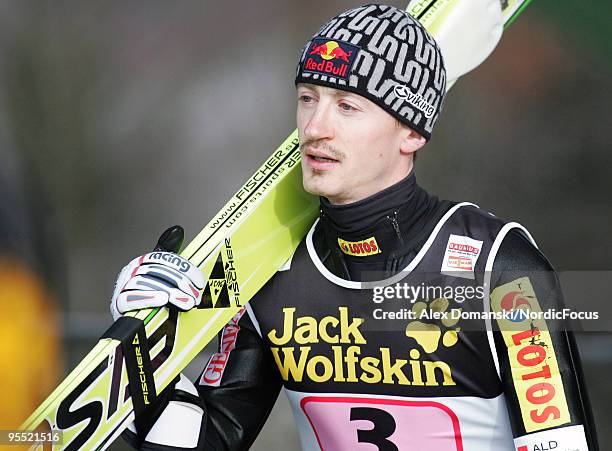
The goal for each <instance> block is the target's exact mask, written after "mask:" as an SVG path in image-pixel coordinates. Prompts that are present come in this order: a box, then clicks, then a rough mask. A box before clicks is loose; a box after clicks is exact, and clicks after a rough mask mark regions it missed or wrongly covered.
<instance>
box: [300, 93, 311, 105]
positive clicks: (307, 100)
mask: <svg viewBox="0 0 612 451" xmlns="http://www.w3.org/2000/svg"><path fill="white" fill-rule="evenodd" d="M299 100H300V102H304V103H310V102H311V101H312V97H310V96H309V95H308V94H302V95H301V96H300V97H299Z"/></svg>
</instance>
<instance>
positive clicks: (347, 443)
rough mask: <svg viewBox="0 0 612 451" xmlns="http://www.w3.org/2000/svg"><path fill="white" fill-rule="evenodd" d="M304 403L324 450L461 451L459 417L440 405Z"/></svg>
mask: <svg viewBox="0 0 612 451" xmlns="http://www.w3.org/2000/svg"><path fill="white" fill-rule="evenodd" d="M300 404H301V407H302V410H303V411H304V414H305V415H306V417H307V418H308V421H309V422H310V425H311V426H312V429H313V432H314V434H315V436H316V438H317V441H318V443H319V447H320V448H321V449H322V450H325V451H335V450H342V449H351V450H356V451H374V450H376V449H378V450H380V451H399V450H423V449H435V450H437V451H463V443H462V439H461V430H460V427H459V419H458V418H457V415H455V413H454V412H453V411H452V410H451V409H449V408H448V407H447V406H445V405H444V404H441V403H438V402H433V401H404V400H399V399H387V398H374V397H370V398H361V397H359V398H357V397H327V396H308V397H305V398H303V399H302V401H301V403H300Z"/></svg>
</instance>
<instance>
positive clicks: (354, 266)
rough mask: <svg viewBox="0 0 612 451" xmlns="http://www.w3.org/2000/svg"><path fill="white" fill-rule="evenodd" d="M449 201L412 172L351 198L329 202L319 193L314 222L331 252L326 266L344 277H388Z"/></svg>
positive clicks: (416, 246)
mask: <svg viewBox="0 0 612 451" xmlns="http://www.w3.org/2000/svg"><path fill="white" fill-rule="evenodd" d="M449 207H450V205H449V203H448V202H440V201H439V200H438V198H437V197H436V196H431V195H429V194H428V193H427V192H426V191H425V190H424V189H423V188H421V187H420V186H419V185H418V184H417V182H416V176H415V175H414V172H412V173H410V174H409V175H408V176H407V177H406V178H404V179H403V180H401V181H400V182H398V183H396V184H395V185H392V186H390V187H389V188H387V189H385V190H383V191H380V192H379V193H376V194H374V195H372V196H370V197H368V198H366V199H363V200H360V201H358V202H355V203H352V204H347V205H332V204H331V203H330V202H329V200H327V199H326V198H324V197H322V198H321V221H320V225H321V229H322V232H323V235H324V240H325V243H326V245H327V246H326V247H327V248H328V249H329V250H330V255H329V257H331V258H330V259H328V260H330V261H327V262H326V266H327V267H328V268H329V269H330V270H331V271H332V272H334V273H335V274H336V275H338V276H340V277H343V278H348V279H350V280H380V279H381V278H385V277H389V276H390V275H392V274H394V273H396V272H397V271H399V270H401V269H402V268H403V267H404V266H406V265H407V264H408V263H409V260H411V256H413V254H416V251H418V249H419V248H420V246H421V244H422V242H424V240H425V239H426V238H427V236H429V233H430V232H431V230H432V229H433V226H435V222H437V219H438V218H439V217H441V215H442V214H443V213H444V212H445V211H446V210H447V209H448V208H449ZM440 213H441V214H440ZM430 226H431V227H430ZM366 273H368V274H366ZM376 273H378V274H376Z"/></svg>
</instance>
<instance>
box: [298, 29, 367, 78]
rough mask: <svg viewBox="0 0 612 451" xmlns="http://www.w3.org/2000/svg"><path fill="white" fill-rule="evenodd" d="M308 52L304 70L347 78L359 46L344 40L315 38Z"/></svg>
mask: <svg viewBox="0 0 612 451" xmlns="http://www.w3.org/2000/svg"><path fill="white" fill-rule="evenodd" d="M306 52H307V53H306V59H305V61H304V64H303V66H302V71H303V72H313V73H318V74H322V75H329V76H331V77H338V78H343V79H347V78H348V76H349V73H350V71H351V68H352V67H353V63H354V62H355V58H356V57H357V53H358V52H359V47H357V46H356V45H352V44H348V43H346V42H342V41H337V40H330V39H327V38H315V39H313V40H312V43H311V44H310V46H309V47H308V50H307V51H306Z"/></svg>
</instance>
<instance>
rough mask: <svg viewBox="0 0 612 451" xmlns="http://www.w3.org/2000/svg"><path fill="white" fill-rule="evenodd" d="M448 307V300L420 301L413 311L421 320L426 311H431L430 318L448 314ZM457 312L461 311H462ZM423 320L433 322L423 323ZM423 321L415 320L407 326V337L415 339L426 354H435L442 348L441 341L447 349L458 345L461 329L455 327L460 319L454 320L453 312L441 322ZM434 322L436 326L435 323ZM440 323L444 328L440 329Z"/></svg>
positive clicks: (416, 303) (415, 304)
mask: <svg viewBox="0 0 612 451" xmlns="http://www.w3.org/2000/svg"><path fill="white" fill-rule="evenodd" d="M448 305H449V304H448V299H446V298H438V299H434V300H433V301H431V302H424V301H418V302H415V303H414V305H413V307H412V311H413V312H414V315H415V318H421V317H422V315H424V314H423V312H424V311H425V310H429V312H428V315H427V316H428V317H433V315H434V314H439V313H437V312H440V313H443V312H448ZM456 310H458V311H459V312H460V311H461V309H456ZM455 316H458V315H455ZM423 320H425V321H431V322H423ZM423 320H415V321H412V322H411V323H409V324H408V326H406V336H407V337H410V338H414V340H415V341H416V342H417V343H418V344H419V345H420V346H421V347H422V348H423V350H424V351H425V352H426V353H428V354H430V353H432V352H435V351H436V350H437V349H438V347H439V346H440V341H442V344H443V345H444V346H446V347H447V348H450V347H451V346H454V345H455V344H456V343H457V341H458V339H459V338H458V336H457V334H458V333H459V331H460V330H461V328H460V327H454V326H455V325H456V324H457V323H458V322H459V318H458V317H457V318H453V316H452V315H451V312H448V313H447V317H446V318H442V319H440V320H437V319H433V318H432V319H431V320H429V319H423ZM434 321H435V324H434V323H433V322H434ZM440 323H441V325H442V327H440V325H439V324H440Z"/></svg>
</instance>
